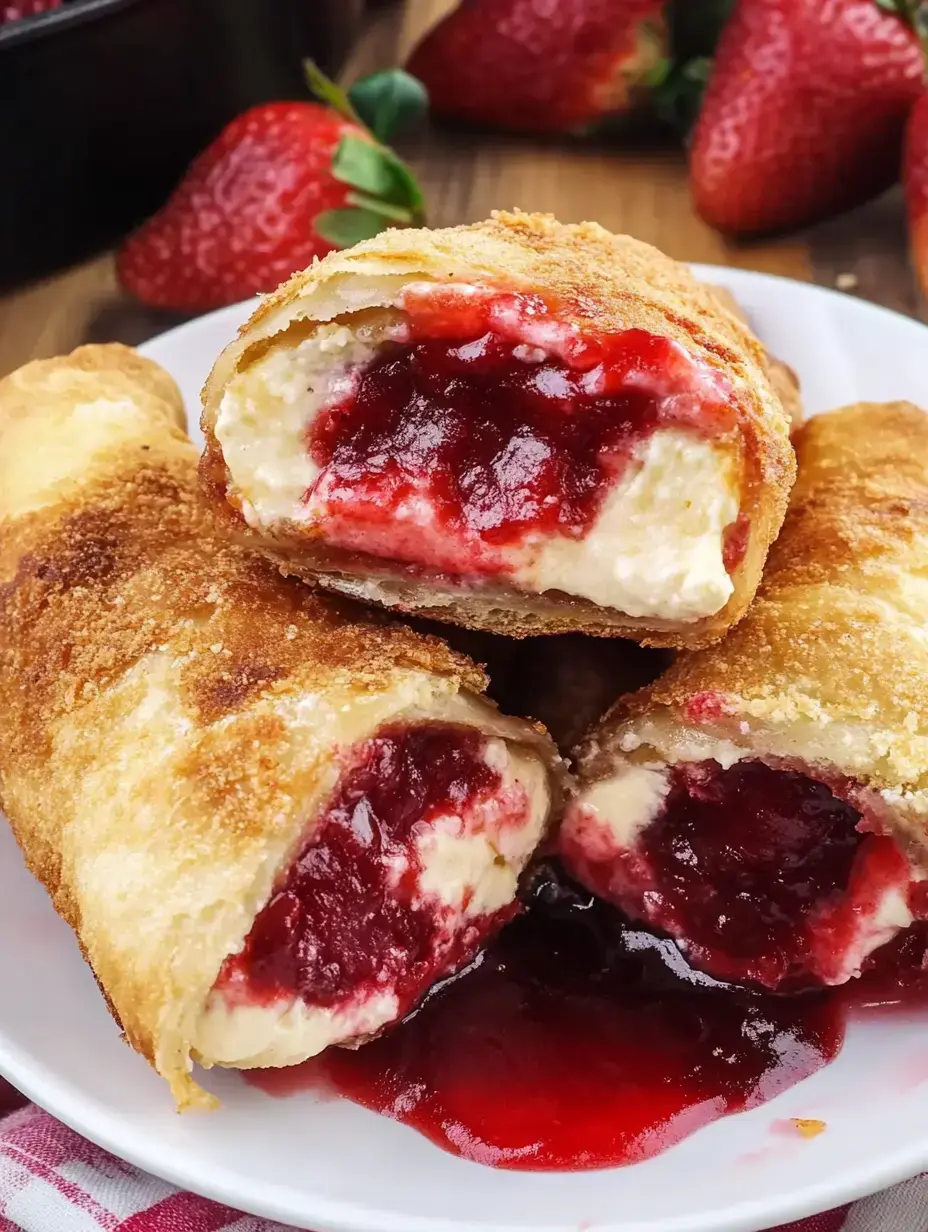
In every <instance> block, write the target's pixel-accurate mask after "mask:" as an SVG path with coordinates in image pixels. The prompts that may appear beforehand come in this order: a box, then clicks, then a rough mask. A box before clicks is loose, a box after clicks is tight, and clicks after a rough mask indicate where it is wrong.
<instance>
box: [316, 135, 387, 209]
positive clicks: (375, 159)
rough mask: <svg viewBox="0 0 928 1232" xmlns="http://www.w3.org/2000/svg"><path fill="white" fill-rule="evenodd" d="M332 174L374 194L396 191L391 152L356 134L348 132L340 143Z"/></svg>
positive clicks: (378, 195)
mask: <svg viewBox="0 0 928 1232" xmlns="http://www.w3.org/2000/svg"><path fill="white" fill-rule="evenodd" d="M332 174H333V175H334V176H335V178H336V179H337V180H341V182H342V183H343V184H350V185H351V187H352V188H360V189H361V191H362V192H366V193H370V194H371V195H372V196H374V197H389V196H390V194H391V193H392V192H395V191H396V176H395V175H394V172H393V168H392V166H391V162H390V151H389V150H387V149H385V148H384V147H383V146H382V145H376V144H375V143H374V142H373V141H365V140H364V138H363V137H356V136H355V135H354V134H353V133H346V134H345V136H344V137H342V139H341V141H340V142H339V143H338V149H337V150H336V151H335V157H334V158H333V159H332Z"/></svg>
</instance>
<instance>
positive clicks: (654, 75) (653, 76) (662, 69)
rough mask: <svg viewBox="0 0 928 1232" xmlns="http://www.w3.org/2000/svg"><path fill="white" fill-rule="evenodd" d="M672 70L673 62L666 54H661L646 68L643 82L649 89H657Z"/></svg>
mask: <svg viewBox="0 0 928 1232" xmlns="http://www.w3.org/2000/svg"><path fill="white" fill-rule="evenodd" d="M672 72H673V62H672V61H671V60H669V59H668V57H667V56H662V57H661V58H660V60H658V61H657V63H656V64H655V65H653V66H652V67H651V68H650V69H648V72H647V76H646V77H645V79H644V84H645V85H646V86H647V87H648V89H649V90H657V89H658V88H659V87H660V86H662V85H663V84H664V82H665V81H666V80H667V78H668V77H669V76H670V74H671V73H672Z"/></svg>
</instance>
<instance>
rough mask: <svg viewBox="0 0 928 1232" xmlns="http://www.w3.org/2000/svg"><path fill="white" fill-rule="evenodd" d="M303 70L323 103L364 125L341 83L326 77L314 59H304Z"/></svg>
mask: <svg viewBox="0 0 928 1232" xmlns="http://www.w3.org/2000/svg"><path fill="white" fill-rule="evenodd" d="M303 72H304V74H305V76H306V84H307V85H308V86H309V88H310V90H311V91H312V92H313V94H315V96H316V98H318V99H319V101H320V102H321V103H327V104H328V105H329V106H330V107H331V108H332V109H333V110H334V111H337V112H338V114H339V115H341V116H344V117H345V119H346V120H353V121H354V123H355V124H361V125H362V126H363V124H364V121H363V120H362V119H361V117H360V116H359V115H358V113H357V112H356V111H355V109H354V107H353V106H352V105H351V99H350V98H349V97H348V95H347V94H346V93H345V91H344V90H343V89H342V88H341V86H340V85H337V84H336V83H335V82H334V81H331V80H330V79H329V78H328V77H326V75H325V73H324V72H323V71H322V69H321V68H319V66H318V65H317V64H316V63H315V61H314V60H304V61H303Z"/></svg>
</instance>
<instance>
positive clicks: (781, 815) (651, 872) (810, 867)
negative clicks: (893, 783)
mask: <svg viewBox="0 0 928 1232" xmlns="http://www.w3.org/2000/svg"><path fill="white" fill-rule="evenodd" d="M834 786H835V790H836V792H842V794H843V795H845V796H850V795H853V792H852V790H851V789H850V788H849V787H848V786H847V785H845V788H844V789H843V790H842V787H841V785H840V784H835V785H834ZM867 825H868V823H867V821H866V819H864V818H862V815H861V812H860V811H858V809H857V808H855V807H854V806H853V805H852V804H850V803H848V802H847V800H846V799H842V798H841V797H840V796H839V795H838V794H834V793H833V792H832V791H831V790H830V789H829V787H827V786H826V785H825V784H824V783H821V782H818V781H816V780H814V779H811V778H809V777H807V776H806V775H804V774H800V773H796V772H793V771H791V770H786V769H774V768H771V767H769V766H767V765H764V764H762V763H760V762H752V761H742V762H737V763H735V765H733V766H731V767H730V768H729V769H727V770H723V769H722V768H721V767H720V766H719V765H718V763H716V762H714V761H708V762H702V763H699V764H687V765H681V766H677V767H676V768H675V769H674V770H673V771H672V772H671V784H670V791H669V794H668V795H667V797H666V800H665V803H664V807H663V809H662V810H661V811H660V813H659V814H658V815H657V817H656V818H655V820H654V821H653V822H652V823H651V824H650V825H649V826H648V827H647V828H646V829H645V830H644V831H643V832H642V833H641V835H640V836H639V838H638V840H637V842H636V844H635V846H634V847H633V848H631V849H625V850H616V851H614V852H612V853H603V852H602V851H599V850H598V851H596V852H595V853H594V852H591V851H590V850H584V848H583V842H582V827H581V829H580V830H579V831H577V830H574V829H572V828H569V829H568V830H567V831H565V839H564V854H565V859H566V860H567V863H568V865H569V867H570V868H571V870H572V871H573V872H574V873H575V875H577V876H579V877H580V878H581V880H582V881H583V882H584V884H585V885H588V886H590V888H592V889H594V890H597V891H598V892H599V893H602V894H603V895H604V896H605V897H607V898H609V899H611V900H612V901H614V902H617V903H619V904H620V905H621V906H622V907H623V909H624V910H626V911H628V912H629V913H630V914H631V915H632V916H633V917H634V918H637V919H646V920H647V921H648V923H649V924H650V925H651V926H652V927H656V928H660V929H663V930H665V931H666V932H669V933H670V934H671V935H672V936H674V937H677V938H679V939H680V940H681V943H682V944H683V947H684V949H685V951H686V954H687V956H688V958H689V959H690V961H691V962H693V963H694V964H695V965H696V966H698V967H700V968H703V969H704V970H707V971H711V972H712V973H713V975H715V976H717V977H718V978H720V979H728V980H739V981H740V980H747V981H753V982H756V983H758V984H761V985H764V986H765V987H767V988H781V989H782V988H791V987H797V986H802V985H803V984H810V983H811V984H830V983H839V982H841V981H842V980H844V979H847V978H848V976H849V975H850V974H853V973H854V972H855V971H856V968H857V965H858V962H859V959H858V960H856V961H855V958H854V955H855V953H856V952H857V951H856V950H855V946H857V945H858V943H859V939H860V936H861V931H860V930H861V928H862V927H865V926H866V923H867V921H868V920H869V919H870V918H872V916H873V915H874V914H875V912H876V911H877V909H878V907H879V905H880V902H881V899H882V897H883V895H884V894H885V893H886V892H887V891H893V890H895V891H898V892H899V893H901V894H902V895H903V898H905V896H906V894H907V892H908V888H909V866H908V862H907V860H906V859H905V857H904V855H903V854H902V852H901V851H900V850H899V848H898V846H897V844H896V843H895V842H894V841H893V840H892V839H891V838H888V837H886V836H884V835H880V834H877V833H867V832H866V830H867ZM872 828H873V829H875V828H876V827H875V826H874V827H872ZM849 962H850V964H851V968H850V969H849V968H848V963H849Z"/></svg>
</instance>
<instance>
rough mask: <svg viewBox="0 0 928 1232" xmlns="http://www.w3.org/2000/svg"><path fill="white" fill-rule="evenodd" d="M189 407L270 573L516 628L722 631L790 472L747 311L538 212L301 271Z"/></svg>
mask: <svg viewBox="0 0 928 1232" xmlns="http://www.w3.org/2000/svg"><path fill="white" fill-rule="evenodd" d="M203 430H204V433H205V436H206V440H207V451H206V454H205V456H204V459H203V463H202V474H203V476H204V480H205V483H206V485H207V489H208V491H209V492H210V493H211V494H212V497H213V499H214V500H215V502H216V503H217V505H220V506H225V507H226V508H227V511H228V516H229V517H230V518H231V519H232V520H233V522H234V524H235V525H237V526H238V528H239V530H240V531H241V533H242V534H243V535H245V536H247V537H248V538H249V539H250V541H251V542H253V543H255V544H257V545H258V546H260V547H261V548H262V549H263V550H264V551H265V552H267V553H268V554H269V555H270V556H271V557H272V558H273V559H274V560H276V561H277V562H278V563H279V564H280V566H281V568H282V569H283V570H284V571H285V572H288V573H292V574H295V575H297V576H299V577H302V578H305V579H307V580H314V581H316V582H318V583H319V584H321V585H322V586H325V587H327V588H328V589H330V590H336V591H339V592H341V593H344V594H347V595H351V596H354V597H358V598H363V599H365V600H367V601H369V602H377V603H380V604H383V605H384V606H385V607H388V608H394V609H397V610H399V611H403V612H410V613H415V614H417V615H422V616H426V617H429V618H431V619H434V620H439V621H445V622H450V623H458V624H461V625H465V626H467V627H469V628H473V629H482V630H487V631H490V632H497V633H503V634H507V635H510V636H517V637H524V636H527V635H530V634H533V633H559V632H587V633H595V634H601V635H621V636H628V637H633V638H635V639H636V640H638V641H642V642H646V643H649V644H654V645H667V646H696V645H701V644H704V643H708V642H711V641H713V640H717V639H718V638H719V637H720V636H721V635H722V634H723V633H724V632H725V630H726V629H728V628H729V626H730V625H731V624H732V623H733V622H734V621H735V620H737V619H738V618H739V617H740V616H741V614H742V613H743V612H744V610H745V609H746V607H747V605H748V604H749V602H750V601H751V598H752V597H753V594H754V590H755V588H756V586H757V583H758V580H759V578H760V574H761V569H762V567H763V562H764V559H765V556H766V553H767V549H768V547H769V545H770V543H771V541H772V540H773V538H774V537H775V536H776V534H777V532H778V530H779V528H780V524H781V522H782V519H783V516H784V513H785V509H786V501H787V496H788V492H789V488H790V485H791V483H792V480H793V476H794V458H793V453H792V450H791V448H790V445H789V440H788V436H789V424H788V420H787V417H786V414H785V412H784V411H783V408H782V406H781V405H780V402H779V400H778V399H777V397H776V395H775V394H774V393H773V391H772V389H771V386H770V383H769V381H768V379H767V374H766V358H765V355H764V352H763V348H762V347H761V346H760V344H759V343H758V342H757V340H756V339H755V338H754V337H753V336H752V335H751V333H750V332H749V331H748V330H747V328H746V327H744V326H743V325H742V324H741V323H740V322H739V321H738V320H736V319H735V318H734V317H733V316H732V315H731V313H729V312H728V311H726V310H725V309H723V308H721V307H720V305H719V304H718V302H717V301H716V299H715V298H714V297H713V296H712V294H711V293H710V292H709V291H708V290H707V289H706V288H705V287H703V286H702V285H700V284H699V283H697V282H696V280H695V279H694V278H693V277H692V275H691V274H690V273H689V272H688V270H687V269H685V268H684V267H683V266H681V265H679V264H677V263H676V262H675V261H671V260H670V259H669V258H668V257H665V256H663V255H662V254H661V253H659V252H657V251H656V250H655V249H653V248H650V247H649V246H648V245H646V244H641V243H639V242H638V241H636V240H633V239H629V238H628V237H627V236H615V235H610V234H609V232H607V231H604V230H603V229H602V227H599V226H597V225H595V224H593V223H583V224H581V225H577V226H563V225H561V224H560V223H558V222H556V221H555V220H554V219H553V218H550V217H547V216H540V215H531V214H496V215H494V216H493V218H492V219H491V220H489V221H488V222H483V223H479V224H476V225H474V226H468V227H456V228H453V229H451V230H446V231H428V230H420V231H416V230H397V231H390V232H385V233H384V234H382V235H379V236H377V237H375V238H374V239H372V240H369V241H367V242H365V243H362V244H359V245H357V246H356V247H355V248H353V249H351V250H350V251H348V252H341V253H333V254H330V255H329V256H328V257H326V258H325V259H324V260H323V261H321V262H318V263H317V264H315V265H313V266H312V267H311V268H310V269H308V270H306V271H305V272H303V273H301V274H297V275H296V276H295V277H294V278H292V279H291V280H290V281H289V282H288V283H286V284H285V285H284V286H282V287H281V288H280V289H279V290H278V291H277V292H276V293H275V294H274V295H272V296H270V298H268V299H267V300H265V301H264V303H263V304H262V305H261V306H260V307H259V308H258V309H257V311H256V312H255V314H254V315H253V317H252V318H251V320H250V321H249V322H248V323H247V325H245V326H244V328H243V329H242V330H241V332H240V334H239V337H238V339H237V341H236V342H234V343H233V344H232V345H231V346H230V347H228V348H227V350H226V351H225V352H224V353H223V355H222V356H221V357H220V359H219V360H218V362H217V363H216V366H215V367H214V369H213V372H212V374H211V376H210V378H209V381H208V382H207V385H206V388H205V390H204V412H203Z"/></svg>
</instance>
